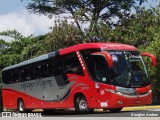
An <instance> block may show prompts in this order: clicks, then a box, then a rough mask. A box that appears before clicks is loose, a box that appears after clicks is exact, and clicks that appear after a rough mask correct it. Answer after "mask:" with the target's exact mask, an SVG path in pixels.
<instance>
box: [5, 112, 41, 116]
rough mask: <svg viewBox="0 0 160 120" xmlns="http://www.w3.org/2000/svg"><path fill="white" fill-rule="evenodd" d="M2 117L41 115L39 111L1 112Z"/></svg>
mask: <svg viewBox="0 0 160 120" xmlns="http://www.w3.org/2000/svg"><path fill="white" fill-rule="evenodd" d="M2 117H42V115H41V113H16V112H2Z"/></svg>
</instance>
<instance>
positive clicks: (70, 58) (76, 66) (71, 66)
mask: <svg viewBox="0 0 160 120" xmlns="http://www.w3.org/2000/svg"><path fill="white" fill-rule="evenodd" d="M64 70H65V73H72V74H78V75H84V73H83V70H82V67H81V65H80V62H79V60H78V57H77V55H76V53H70V54H67V55H65V56H64Z"/></svg>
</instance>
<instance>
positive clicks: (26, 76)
mask: <svg viewBox="0 0 160 120" xmlns="http://www.w3.org/2000/svg"><path fill="white" fill-rule="evenodd" d="M22 73H23V80H24V81H29V80H33V79H34V69H33V67H27V66H26V67H25V68H24V70H22Z"/></svg>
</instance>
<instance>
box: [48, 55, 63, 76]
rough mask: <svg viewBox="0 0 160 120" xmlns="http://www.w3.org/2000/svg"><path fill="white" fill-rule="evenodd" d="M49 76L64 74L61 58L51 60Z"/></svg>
mask: <svg viewBox="0 0 160 120" xmlns="http://www.w3.org/2000/svg"><path fill="white" fill-rule="evenodd" d="M48 70H49V76H50V77H51V76H56V75H61V74H63V62H62V59H61V58H60V57H55V58H52V59H50V60H49V63H48Z"/></svg>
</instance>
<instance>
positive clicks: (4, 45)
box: [0, 30, 42, 70]
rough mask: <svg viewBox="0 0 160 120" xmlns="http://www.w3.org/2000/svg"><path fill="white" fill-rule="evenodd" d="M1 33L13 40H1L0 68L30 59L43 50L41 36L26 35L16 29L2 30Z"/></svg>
mask: <svg viewBox="0 0 160 120" xmlns="http://www.w3.org/2000/svg"><path fill="white" fill-rule="evenodd" d="M0 35H1V36H7V37H10V38H12V41H11V42H5V41H4V40H0V53H1V54H0V70H1V69H3V68H4V67H7V66H10V65H13V64H17V63H19V62H21V61H24V60H27V59H30V58H32V57H34V56H36V55H37V53H38V52H39V51H40V50H41V49H40V42H41V39H42V38H41V37H33V36H32V35H31V36H28V37H24V36H23V35H22V34H21V33H19V32H17V31H16V30H8V31H4V32H0ZM40 38H41V39H40Z"/></svg>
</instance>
